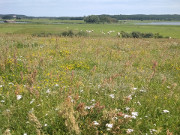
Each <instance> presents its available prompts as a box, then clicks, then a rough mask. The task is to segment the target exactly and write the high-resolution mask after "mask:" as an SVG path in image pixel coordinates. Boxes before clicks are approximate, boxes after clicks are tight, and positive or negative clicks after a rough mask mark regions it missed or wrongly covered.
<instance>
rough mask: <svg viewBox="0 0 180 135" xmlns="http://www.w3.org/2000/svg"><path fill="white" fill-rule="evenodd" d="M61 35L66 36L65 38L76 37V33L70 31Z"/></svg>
mask: <svg viewBox="0 0 180 135" xmlns="http://www.w3.org/2000/svg"><path fill="white" fill-rule="evenodd" d="M61 35H62V36H64V37H66V36H68V37H73V36H74V32H73V31H72V30H68V31H64V32H62V34H61Z"/></svg>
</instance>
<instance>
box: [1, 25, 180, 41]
mask: <svg viewBox="0 0 180 135" xmlns="http://www.w3.org/2000/svg"><path fill="white" fill-rule="evenodd" d="M68 30H73V31H74V32H79V31H81V30H82V31H86V30H94V32H93V33H89V36H93V37H99V36H100V37H113V36H116V35H117V32H121V31H125V32H132V31H138V32H144V33H146V32H152V33H159V34H160V35H162V36H164V37H166V36H169V37H172V38H180V26H158V25H156V26H152V25H151V26H149V25H134V24H133V23H127V24H126V23H125V24H124V23H122V24H121V23H117V24H77V23H74V24H70V23H69V24H68V23H65V24H0V33H14V34H36V33H42V32H46V33H52V34H53V33H55V34H58V33H62V32H63V31H68ZM108 31H115V32H112V33H111V34H110V35H108V34H107V32H108ZM102 32H104V33H106V34H102Z"/></svg>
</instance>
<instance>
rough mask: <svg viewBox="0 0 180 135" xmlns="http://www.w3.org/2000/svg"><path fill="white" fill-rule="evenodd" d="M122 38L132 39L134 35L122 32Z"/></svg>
mask: <svg viewBox="0 0 180 135" xmlns="http://www.w3.org/2000/svg"><path fill="white" fill-rule="evenodd" d="M121 36H122V38H132V35H131V34H130V33H127V32H124V31H121Z"/></svg>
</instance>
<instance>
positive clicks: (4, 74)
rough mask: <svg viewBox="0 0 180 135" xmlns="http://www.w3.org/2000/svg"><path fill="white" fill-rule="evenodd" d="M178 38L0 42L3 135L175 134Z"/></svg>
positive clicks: (179, 98) (179, 121)
mask: <svg viewBox="0 0 180 135" xmlns="http://www.w3.org/2000/svg"><path fill="white" fill-rule="evenodd" d="M179 46H180V40H178V39H120V38H110V37H109V38H92V37H91V38H90V37H72V38H69V37H54V36H52V37H31V36H30V35H3V34H1V37H0V52H1V53H0V125H1V126H0V134H28V135H29V134H54V135H57V134H59V135H62V134H89V135H93V134H136V135H138V134H162V135H164V134H168V135H170V134H175V135H178V134H179V133H180V126H179V125H180V117H179V114H180V93H179V81H180V61H179V59H180V55H179V54H180V50H179V48H180V47H179Z"/></svg>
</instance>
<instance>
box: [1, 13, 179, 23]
mask: <svg viewBox="0 0 180 135" xmlns="http://www.w3.org/2000/svg"><path fill="white" fill-rule="evenodd" d="M14 16H16V18H14ZM0 18H1V19H57V20H84V21H85V22H87V23H116V22H117V21H118V20H160V21H171V20H173V21H179V20H180V15H178V14H174V15H168V14H167V15H144V14H138V15H105V14H104V15H90V16H84V17H34V16H25V15H15V14H6V15H3V14H0Z"/></svg>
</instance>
